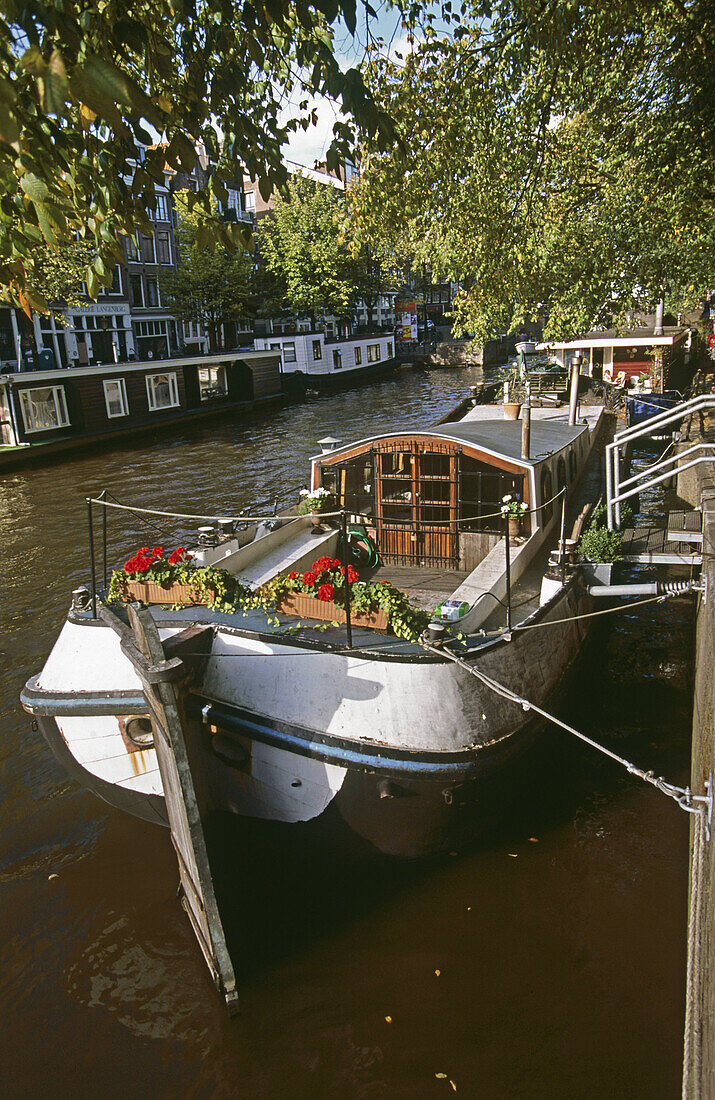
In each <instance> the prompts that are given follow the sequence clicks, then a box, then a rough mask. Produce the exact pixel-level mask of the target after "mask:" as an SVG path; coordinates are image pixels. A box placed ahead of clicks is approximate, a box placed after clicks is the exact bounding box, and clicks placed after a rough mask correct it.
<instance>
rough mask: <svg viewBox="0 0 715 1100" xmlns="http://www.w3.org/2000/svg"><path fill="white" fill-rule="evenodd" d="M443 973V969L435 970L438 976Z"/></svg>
mask: <svg viewBox="0 0 715 1100" xmlns="http://www.w3.org/2000/svg"><path fill="white" fill-rule="evenodd" d="M441 973H442V971H441V970H435V974H436V975H437V977H438V978H439V976H440V974H441Z"/></svg>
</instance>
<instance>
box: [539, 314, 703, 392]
mask: <svg viewBox="0 0 715 1100" xmlns="http://www.w3.org/2000/svg"><path fill="white" fill-rule="evenodd" d="M536 350H537V351H541V352H544V353H548V355H549V357H550V358H552V359H554V360H556V361H558V362H559V363H560V364H561V366H562V367H563V368H564V369H567V368H568V367H569V366H570V365H571V363H572V362H573V361H574V359H576V360H577V362H578V363H579V369H580V371H581V373H582V374H585V375H588V377H589V378H594V379H596V380H598V381H600V380H603V381H604V382H614V383H617V384H619V385H622V386H632V385H635V384H636V383H639V384H641V385H646V384H647V386H648V388H650V389H651V390H653V391H654V392H658V393H660V392H661V391H663V390H664V389H671V388H675V389H682V387H683V385H684V384H685V381H686V365H687V362H688V358H689V352H690V329H688V328H684V327H682V326H668V325H666V326H665V327H663V328H662V330H661V331H660V333H656V331H655V328H654V327H640V328H630V329H599V330H596V331H594V332H588V333H586V335H585V336H582V337H577V338H574V339H573V340H563V341H545V342H543V343H538V344H536Z"/></svg>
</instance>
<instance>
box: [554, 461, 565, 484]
mask: <svg viewBox="0 0 715 1100" xmlns="http://www.w3.org/2000/svg"><path fill="white" fill-rule="evenodd" d="M556 483H557V486H558V488H559V489H565V488H566V463H565V462H564V460H563V458H560V459H559V461H558V464H557V466H556Z"/></svg>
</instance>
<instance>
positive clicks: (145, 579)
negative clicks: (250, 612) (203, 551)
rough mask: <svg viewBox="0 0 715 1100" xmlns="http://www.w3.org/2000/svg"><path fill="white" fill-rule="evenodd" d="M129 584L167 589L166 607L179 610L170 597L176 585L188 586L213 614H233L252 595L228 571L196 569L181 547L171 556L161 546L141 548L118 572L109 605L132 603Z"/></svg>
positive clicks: (111, 579)
mask: <svg viewBox="0 0 715 1100" xmlns="http://www.w3.org/2000/svg"><path fill="white" fill-rule="evenodd" d="M130 582H139V583H143V584H155V585H158V586H159V587H160V588H165V589H166V604H167V606H172V607H180V606H181V604H180V603H179V604H177V603H175V602H174V601H173V600H172V598H171V596H172V590H173V589H174V588H175V586H176V585H187V586H188V587H189V588H191V590H192V596H193V597H194V599H195V600H196V603H201V604H205V605H206V606H207V607H211V608H213V610H214V611H233V610H234V608H235V607H236V605H237V603H239V602H240V601H241V600H243V599H246V598H247V597H248V596H249V595H250V589H248V588H246V587H245V585H242V584H240V583H239V582H238V581H237V580H236V578H235V577H233V576H232V575H231V574H230V573H229V572H227V570H225V569H217V568H215V567H214V566H211V565H197V564H196V563H195V562H194V561H193V560H192V558H191V555H190V554H189V553H187V551H186V548H185V547H183V546H179V547H177V548H176V550H173V551H172V552H171V553H170V554H165V553H164V548H163V547H162V546H154V547H153V548H151V549H150V548H149V547H148V546H143V547H141V548H140V549H139V550H138V551H137V553H136V554H135V555H134V557H133V558H129V560H128V561H126V562H125V563H124V568H123V569H115V570H114V571H113V573H112V576H111V578H110V582H109V588H108V590H107V601H108V602H109V603H126V602H127V601H128V600H130V599H131V598H132V597H131V593H130V591H129V583H130Z"/></svg>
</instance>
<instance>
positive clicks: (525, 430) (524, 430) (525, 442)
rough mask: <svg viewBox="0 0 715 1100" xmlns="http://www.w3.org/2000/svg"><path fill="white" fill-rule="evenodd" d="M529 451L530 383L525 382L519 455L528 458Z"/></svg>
mask: <svg viewBox="0 0 715 1100" xmlns="http://www.w3.org/2000/svg"><path fill="white" fill-rule="evenodd" d="M530 452H531V385H530V383H529V382H527V383H526V398H525V400H524V404H523V405H522V406H521V457H522V458H526V459H528V458H530V457H531V455H530Z"/></svg>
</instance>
